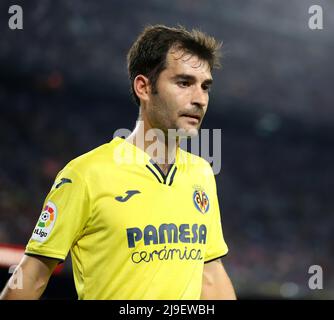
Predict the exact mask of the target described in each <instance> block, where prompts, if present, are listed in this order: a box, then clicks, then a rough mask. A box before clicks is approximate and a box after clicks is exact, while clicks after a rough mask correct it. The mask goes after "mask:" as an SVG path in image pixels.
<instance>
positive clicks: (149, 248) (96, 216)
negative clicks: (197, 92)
mask: <svg viewBox="0 0 334 320" xmlns="http://www.w3.org/2000/svg"><path fill="white" fill-rule="evenodd" d="M69 251H70V252H71V257H72V265H73V274H74V281H75V286H76V290H77V293H78V297H79V299H125V300H130V299H150V300H158V299H166V300H167V299H199V298H200V294H201V286H202V273H203V267H204V263H205V262H209V261H211V260H214V259H216V258H219V257H221V256H224V255H225V254H226V253H227V251H228V249H227V246H226V243H225V241H224V238H223V233H222V227H221V218H220V211H219V204H218V199H217V191H216V183H215V178H214V175H213V172H212V169H211V166H210V164H209V163H208V162H207V161H205V160H204V159H203V158H201V157H197V156H195V155H193V154H191V153H188V152H186V151H184V150H182V149H181V148H178V149H177V153H176V158H175V161H174V163H173V165H171V167H170V169H169V172H168V174H166V175H164V173H163V172H162V171H161V170H160V168H159V167H158V166H157V164H155V163H154V162H153V161H152V160H151V158H150V157H149V156H148V154H147V153H146V152H144V151H143V150H141V149H140V148H138V147H136V146H135V145H133V144H132V143H130V142H128V141H126V140H124V139H122V138H119V137H117V138H114V139H113V140H112V141H111V142H110V143H107V144H104V145H102V146H100V147H98V148H96V149H94V150H92V151H90V152H88V153H86V154H84V155H82V156H80V157H78V158H76V159H74V160H72V161H71V162H70V163H69V164H68V165H66V166H65V168H64V169H63V170H62V171H61V172H60V173H59V174H58V175H57V178H56V180H55V183H54V185H53V186H52V189H51V191H50V193H49V194H48V195H47V197H46V200H45V202H44V205H43V210H42V213H41V215H40V218H39V220H38V222H37V224H36V227H35V229H34V231H33V235H32V237H31V239H30V241H29V243H28V245H27V247H26V254H32V255H42V256H47V257H52V258H57V259H60V260H65V258H66V256H67V254H68V252H69Z"/></svg>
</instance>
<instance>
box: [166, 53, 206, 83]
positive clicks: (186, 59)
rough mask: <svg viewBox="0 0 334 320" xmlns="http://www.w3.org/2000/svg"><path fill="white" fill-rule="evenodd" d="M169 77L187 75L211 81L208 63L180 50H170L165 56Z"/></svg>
mask: <svg viewBox="0 0 334 320" xmlns="http://www.w3.org/2000/svg"><path fill="white" fill-rule="evenodd" d="M165 70H166V71H167V72H168V73H170V74H171V75H172V74H173V75H175V74H189V75H192V76H195V77H198V78H200V79H201V80H207V79H211V78H212V76H211V70H210V66H209V63H208V62H207V61H205V60H202V59H200V58H199V57H198V56H196V55H194V54H192V53H188V52H185V51H184V50H182V49H175V48H171V49H170V50H169V51H168V53H167V56H166V69H165Z"/></svg>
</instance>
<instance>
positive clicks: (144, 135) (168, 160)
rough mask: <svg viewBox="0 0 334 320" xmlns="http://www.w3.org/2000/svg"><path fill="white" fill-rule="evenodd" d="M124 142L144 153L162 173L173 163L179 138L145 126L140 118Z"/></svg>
mask: <svg viewBox="0 0 334 320" xmlns="http://www.w3.org/2000/svg"><path fill="white" fill-rule="evenodd" d="M126 140H127V141H128V142H130V143H132V144H134V145H135V146H136V147H138V148H140V149H142V150H143V151H145V152H146V153H147V154H148V155H149V156H150V157H151V159H152V160H153V161H154V162H155V163H157V164H158V165H159V167H160V168H161V170H162V171H163V172H164V173H166V172H167V171H168V169H169V167H170V165H171V164H172V163H173V162H174V160H175V157H176V151H177V148H178V147H179V137H168V136H167V134H166V133H163V132H162V131H161V130H156V129H153V128H152V127H151V126H149V125H147V123H146V122H145V121H143V120H142V119H141V118H139V119H138V121H137V123H136V127H135V129H134V130H133V131H132V132H131V134H130V135H129V136H128V137H127V138H126Z"/></svg>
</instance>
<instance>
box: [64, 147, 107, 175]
mask: <svg viewBox="0 0 334 320" xmlns="http://www.w3.org/2000/svg"><path fill="white" fill-rule="evenodd" d="M107 162H110V146H109V143H106V144H103V145H101V146H99V147H97V148H95V149H93V150H91V151H89V152H86V153H84V154H82V155H80V156H78V157H76V158H74V159H73V160H71V161H70V162H68V163H67V164H66V165H65V167H64V168H63V169H62V170H61V171H60V174H61V173H62V174H63V173H67V174H68V173H72V174H74V175H76V176H78V177H80V178H85V177H86V176H87V175H90V173H92V172H94V171H95V170H97V169H98V168H100V170H101V168H102V167H103V165H104V164H105V163H107Z"/></svg>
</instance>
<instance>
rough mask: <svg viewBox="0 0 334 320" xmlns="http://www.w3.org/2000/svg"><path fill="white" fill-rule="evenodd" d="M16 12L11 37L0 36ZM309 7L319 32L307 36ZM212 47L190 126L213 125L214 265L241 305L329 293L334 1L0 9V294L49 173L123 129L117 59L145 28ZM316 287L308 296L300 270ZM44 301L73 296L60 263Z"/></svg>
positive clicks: (212, 0)
mask: <svg viewBox="0 0 334 320" xmlns="http://www.w3.org/2000/svg"><path fill="white" fill-rule="evenodd" d="M13 4H21V5H22V8H23V11H24V30H21V31H12V30H9V28H8V19H9V17H10V15H9V14H8V8H9V6H10V5H13ZM313 4H319V5H322V7H323V10H324V29H323V30H321V31H319V30H318V31H312V30H310V29H309V28H308V19H309V17H310V14H309V13H308V8H309V7H310V6H311V5H313ZM155 23H163V24H167V25H175V24H177V23H180V24H183V25H185V26H186V27H188V28H192V27H196V28H200V29H202V30H203V31H205V32H207V33H209V34H212V35H214V36H216V37H217V38H219V39H221V40H223V41H224V50H223V52H224V59H223V69H222V70H221V71H219V72H216V73H215V84H214V88H213V90H212V93H211V103H210V106H209V112H208V114H207V116H206V119H205V121H204V125H203V128H221V129H222V130H223V137H222V163H223V170H222V171H221V172H220V173H219V174H218V175H217V176H216V179H217V186H218V192H219V198H220V202H221V209H222V217H223V226H224V233H225V238H226V240H227V242H228V245H229V248H230V253H229V255H228V256H227V257H226V258H224V263H225V266H226V268H227V270H228V272H229V274H230V275H231V278H232V281H233V283H234V285H235V287H236V290H237V294H238V296H239V297H240V298H246V299H256V298H264V299H266V298H278V299H280V298H283V299H284V298H293V299H300V298H308V299H333V298H334V262H333V252H334V237H333V226H334V201H333V196H334V194H333V190H334V149H333V146H334V105H333V104H334V90H333V84H334V68H333V56H334V41H333V33H334V2H333V1H329V0H328V1H321V0H317V1H309V0H303V1H301V0H290V1H274V0H266V1H265V0H252V1H247V2H246V1H241V0H238V1H236V0H208V1H200V0H177V1H176V0H170V1H162V0H145V1H130V0H123V1H106V0H100V1H98V2H93V1H79V0H72V1H71V0H58V1H56V2H54V1H51V0H43V1H35V0H29V1H25V2H23V3H20V1H1V2H0V39H1V42H0V110H1V113H0V114H1V116H0V142H1V149H0V244H1V245H0V265H1V266H2V267H1V268H0V287H1V288H2V287H3V286H4V284H5V282H6V281H7V279H8V277H9V273H8V267H9V265H11V264H15V263H16V262H17V260H18V259H19V257H20V256H21V255H22V248H23V247H24V246H25V244H26V242H27V241H28V239H29V238H30V235H31V232H32V229H33V227H34V225H35V223H36V221H37V218H38V216H39V213H40V210H41V206H42V203H43V200H44V198H45V196H46V194H47V192H48V190H49V189H50V187H51V185H52V183H53V179H54V178H55V176H56V174H57V172H58V171H59V170H60V169H61V168H62V167H63V166H64V165H65V164H66V163H67V162H68V161H70V160H71V159H72V158H74V157H76V156H78V155H80V154H82V153H85V152H87V151H88V150H90V149H92V148H94V147H96V146H98V145H100V144H103V143H105V142H108V141H109V140H111V138H112V136H113V133H114V132H115V130H116V129H118V128H129V129H131V128H132V127H133V125H134V123H135V120H136V117H137V107H136V106H135V105H134V104H133V103H132V101H131V98H130V96H129V85H128V79H127V73H126V60H125V56H126V53H127V50H128V49H129V47H130V45H131V43H132V42H133V40H134V39H135V38H136V36H137V34H138V33H139V32H140V31H141V30H142V28H143V27H144V26H145V25H147V24H155ZM315 264H317V265H320V266H321V267H322V268H323V272H324V279H323V286H324V288H323V290H310V289H309V287H308V279H309V277H310V276H311V275H310V274H308V270H309V267H310V266H311V265H315ZM44 298H51V299H52V298H62V299H73V298H74V299H75V298H76V295H75V291H74V287H73V280H72V276H71V269H70V261H67V262H66V263H65V266H64V267H63V269H62V270H58V275H57V276H55V277H53V278H52V280H51V283H50V285H49V287H48V289H47V291H46V292H45V294H44Z"/></svg>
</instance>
